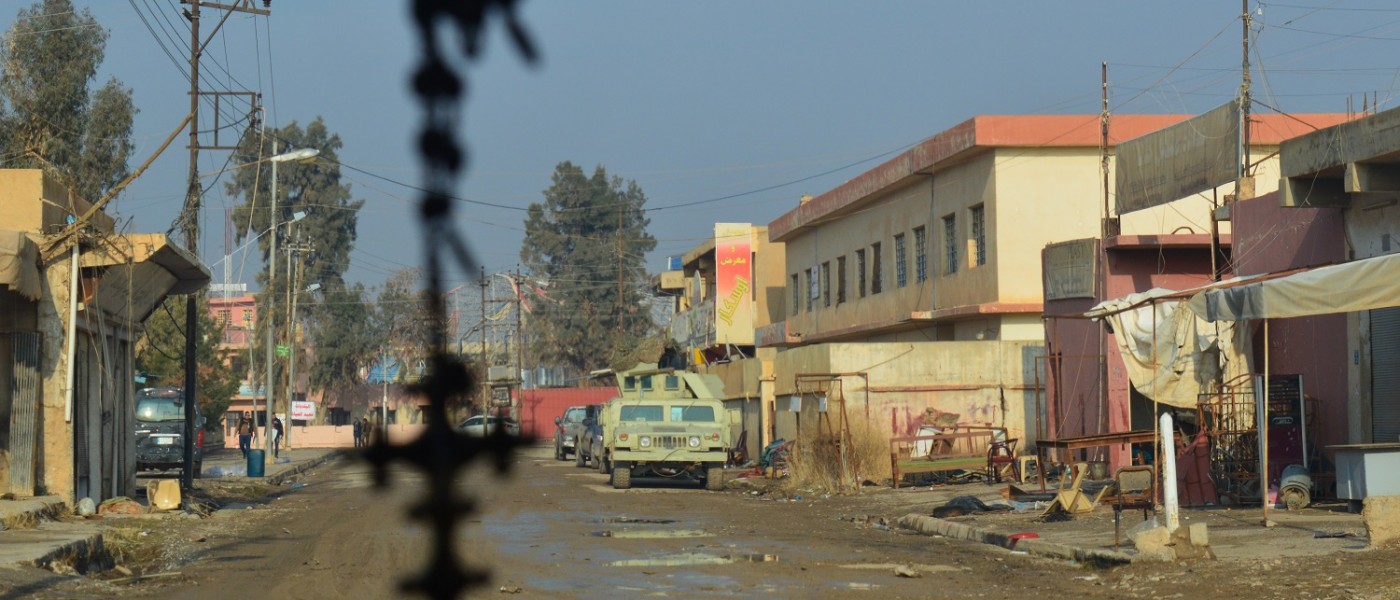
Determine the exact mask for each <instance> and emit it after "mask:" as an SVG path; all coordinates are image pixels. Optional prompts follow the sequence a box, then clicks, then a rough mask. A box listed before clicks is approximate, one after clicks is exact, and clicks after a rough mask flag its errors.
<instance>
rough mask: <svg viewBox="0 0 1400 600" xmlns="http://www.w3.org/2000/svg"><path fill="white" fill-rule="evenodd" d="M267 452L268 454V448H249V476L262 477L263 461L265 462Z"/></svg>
mask: <svg viewBox="0 0 1400 600" xmlns="http://www.w3.org/2000/svg"><path fill="white" fill-rule="evenodd" d="M266 454H267V451H266V450H249V451H248V476H249V477H262V476H263V462H264V460H263V456H265V455H266Z"/></svg>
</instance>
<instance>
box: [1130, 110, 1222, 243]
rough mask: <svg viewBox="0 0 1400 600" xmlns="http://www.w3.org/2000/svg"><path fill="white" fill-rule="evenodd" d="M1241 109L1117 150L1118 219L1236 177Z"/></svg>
mask: <svg viewBox="0 0 1400 600" xmlns="http://www.w3.org/2000/svg"><path fill="white" fill-rule="evenodd" d="M1239 168H1240V105H1239V102H1238V101H1232V102H1230V103H1228V104H1225V105H1224V106H1221V107H1219V108H1216V109H1215V110H1212V111H1210V112H1208V113H1206V114H1203V115H1199V116H1196V117H1194V118H1192V119H1190V120H1187V121H1183V122H1181V123H1177V124H1176V125H1172V126H1171V127H1167V128H1165V129H1161V130H1158V131H1155V132H1152V133H1149V134H1147V135H1144V136H1142V137H1139V138H1135V139H1131V140H1128V141H1126V142H1123V143H1120V144H1118V158H1117V160H1116V162H1115V163H1114V169H1116V173H1115V176H1114V184H1115V185H1114V190H1115V192H1116V193H1117V196H1118V214H1120V215H1121V214H1124V213H1129V212H1133V211H1135V210H1142V209H1144V208H1151V207H1153V206H1158V205H1162V204H1166V203H1168V202H1172V201H1175V200H1180V199H1182V198H1185V197H1186V196H1189V195H1191V194H1196V193H1200V192H1204V191H1206V190H1209V189H1212V188H1215V187H1218V186H1221V185H1224V184H1226V183H1229V182H1231V181H1234V180H1235V178H1236V177H1238V176H1239Z"/></svg>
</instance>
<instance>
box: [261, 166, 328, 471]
mask: <svg viewBox="0 0 1400 600" xmlns="http://www.w3.org/2000/svg"><path fill="white" fill-rule="evenodd" d="M272 151H273V152H277V141H276V140H273V142H272ZM320 153H321V151H320V150H316V149H315V148H302V149H301V150H293V151H291V152H286V153H283V154H276V155H274V156H272V157H271V158H268V159H267V160H269V161H271V162H272V205H271V206H272V213H271V214H272V216H271V218H269V219H268V223H269V224H272V227H271V229H272V231H271V232H270V233H271V234H272V239H271V241H270V244H271V250H270V251H269V252H268V254H267V257H268V258H267V287H268V294H269V295H268V297H267V309H268V310H267V365H266V367H267V389H266V392H267V402H266V406H265V407H264V410H265V411H266V413H265V414H264V416H263V460H264V461H267V460H268V459H269V458H270V457H271V456H272V436H271V435H270V434H271V433H272V404H273V402H274V399H273V397H272V359H273V354H274V353H275V349H276V344H275V342H274V338H273V332H274V330H275V329H276V324H277V311H275V310H272V299H273V296H272V295H271V294H272V287H273V282H274V281H276V280H277V226H278V224H277V164H278V163H283V162H287V161H289V160H306V159H309V158H315V157H316V155H318V154H320ZM303 216H304V215H303ZM287 408H288V409H290V408H291V405H290V404H289V405H287Z"/></svg>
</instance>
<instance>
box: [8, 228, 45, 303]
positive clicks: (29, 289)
mask: <svg viewBox="0 0 1400 600" xmlns="http://www.w3.org/2000/svg"><path fill="white" fill-rule="evenodd" d="M40 281H41V280H40V277H39V246H38V245H37V244H35V243H34V240H31V239H29V236H27V235H25V234H24V232H21V231H12V230H9V229H0V286H5V287H8V288H10V289H11V290H14V291H15V292H16V293H18V294H19V295H21V296H24V297H25V298H28V299H30V300H38V299H39V297H40V295H41V294H42V293H43V285H42V284H41V283H40Z"/></svg>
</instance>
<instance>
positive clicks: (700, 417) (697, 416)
mask: <svg viewBox="0 0 1400 600" xmlns="http://www.w3.org/2000/svg"><path fill="white" fill-rule="evenodd" d="M671 420H672V421H676V422H681V423H713V422H715V409H714V407H713V406H672V407H671Z"/></svg>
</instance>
